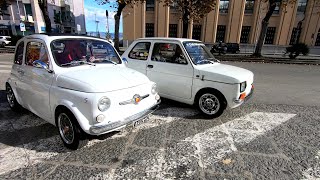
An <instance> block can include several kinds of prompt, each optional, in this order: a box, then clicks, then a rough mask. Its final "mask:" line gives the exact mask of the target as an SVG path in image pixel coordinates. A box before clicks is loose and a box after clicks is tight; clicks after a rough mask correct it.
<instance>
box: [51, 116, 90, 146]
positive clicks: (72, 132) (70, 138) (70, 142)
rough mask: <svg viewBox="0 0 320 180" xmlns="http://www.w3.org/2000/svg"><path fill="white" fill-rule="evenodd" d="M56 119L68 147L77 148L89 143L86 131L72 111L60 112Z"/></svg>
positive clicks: (61, 135) (63, 140) (64, 142)
mask: <svg viewBox="0 0 320 180" xmlns="http://www.w3.org/2000/svg"><path fill="white" fill-rule="evenodd" d="M56 121H57V122H56V123H57V127H58V130H59V134H60V137H61V139H62V142H63V144H64V145H65V146H66V147H67V148H68V149H72V150H77V149H80V148H82V147H83V146H85V145H86V144H87V143H88V139H87V137H86V135H85V133H84V132H83V131H82V129H81V128H80V126H79V124H78V122H77V120H76V118H75V117H74V115H73V114H72V113H71V112H70V111H68V110H64V111H60V112H58V113H57V117H56Z"/></svg>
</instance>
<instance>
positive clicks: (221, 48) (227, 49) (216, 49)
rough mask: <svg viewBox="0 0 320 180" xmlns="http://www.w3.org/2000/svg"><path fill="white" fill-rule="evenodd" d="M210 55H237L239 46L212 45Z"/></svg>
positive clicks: (236, 44) (226, 44) (227, 44)
mask: <svg viewBox="0 0 320 180" xmlns="http://www.w3.org/2000/svg"><path fill="white" fill-rule="evenodd" d="M210 52H211V53H213V54H214V53H219V54H227V53H233V54H235V53H236V54H238V53H240V45H239V44H238V43H222V42H220V43H216V44H213V45H212V47H211V50H210Z"/></svg>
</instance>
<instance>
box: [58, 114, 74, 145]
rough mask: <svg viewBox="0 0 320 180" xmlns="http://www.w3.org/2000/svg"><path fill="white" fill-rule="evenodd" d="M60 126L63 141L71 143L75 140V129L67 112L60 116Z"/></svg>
mask: <svg viewBox="0 0 320 180" xmlns="http://www.w3.org/2000/svg"><path fill="white" fill-rule="evenodd" d="M58 128H59V132H60V135H61V137H62V139H63V141H64V142H65V143H67V144H71V143H72V142H73V140H74V130H73V126H72V123H71V121H70V119H69V117H68V116H67V115H66V114H65V113H61V114H60V115H59V116H58Z"/></svg>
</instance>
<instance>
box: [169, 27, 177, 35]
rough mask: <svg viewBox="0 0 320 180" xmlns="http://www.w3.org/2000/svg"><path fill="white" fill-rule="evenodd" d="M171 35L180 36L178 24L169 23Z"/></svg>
mask: <svg viewBox="0 0 320 180" xmlns="http://www.w3.org/2000/svg"><path fill="white" fill-rule="evenodd" d="M169 37H178V25H177V24H169Z"/></svg>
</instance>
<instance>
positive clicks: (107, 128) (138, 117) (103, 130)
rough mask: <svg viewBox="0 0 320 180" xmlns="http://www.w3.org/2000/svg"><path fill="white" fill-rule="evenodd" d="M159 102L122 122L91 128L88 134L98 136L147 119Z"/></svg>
mask: <svg viewBox="0 0 320 180" xmlns="http://www.w3.org/2000/svg"><path fill="white" fill-rule="evenodd" d="M160 102H161V100H159V101H158V102H157V103H156V104H155V105H153V106H152V107H150V108H149V109H147V110H144V111H142V112H139V113H137V114H135V115H132V116H129V117H127V118H125V119H124V120H122V121H116V122H113V123H110V124H106V125H103V126H91V127H90V129H89V132H90V134H91V135H100V134H105V133H108V132H111V131H115V130H118V129H121V128H124V127H125V126H127V125H129V124H131V123H133V122H134V121H138V120H141V119H144V118H146V117H148V115H149V114H151V113H153V112H154V111H155V110H157V109H158V107H159V104H160Z"/></svg>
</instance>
